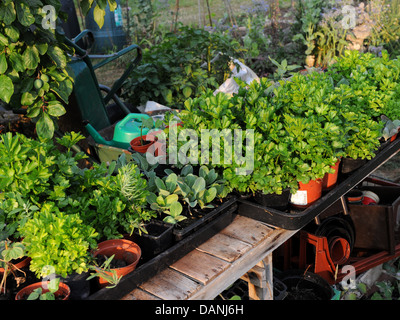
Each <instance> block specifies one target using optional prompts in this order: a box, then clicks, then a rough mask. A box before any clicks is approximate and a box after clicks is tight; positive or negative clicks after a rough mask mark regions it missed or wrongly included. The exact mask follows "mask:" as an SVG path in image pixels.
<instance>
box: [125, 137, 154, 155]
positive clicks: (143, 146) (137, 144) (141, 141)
mask: <svg viewBox="0 0 400 320" xmlns="http://www.w3.org/2000/svg"><path fill="white" fill-rule="evenodd" d="M146 138H147V136H142V137H137V138H135V139H133V140H132V141H131V142H130V145H131V148H132V150H133V151H136V152H140V153H146V152H147V150H148V149H149V148H150V146H152V145H154V143H155V142H156V138H154V137H152V138H151V140H146ZM156 156H157V154H156Z"/></svg>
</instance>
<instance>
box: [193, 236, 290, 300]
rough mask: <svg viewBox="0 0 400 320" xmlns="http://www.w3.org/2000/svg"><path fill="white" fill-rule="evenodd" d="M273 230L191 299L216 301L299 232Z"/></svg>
mask: <svg viewBox="0 0 400 320" xmlns="http://www.w3.org/2000/svg"><path fill="white" fill-rule="evenodd" d="M272 230H273V231H272V232H270V233H269V236H268V237H266V238H265V239H264V240H263V241H262V242H261V243H259V245H257V246H256V247H254V248H252V249H251V250H249V251H248V252H246V254H244V255H242V256H241V257H239V258H238V259H237V260H235V261H234V262H232V263H231V264H230V267H229V269H227V271H226V272H223V273H221V274H220V275H219V276H218V277H216V278H215V279H213V280H212V281H210V282H209V283H207V286H204V287H202V288H201V289H200V290H198V291H197V292H195V293H194V294H193V295H192V296H191V297H190V299H193V300H209V299H214V298H215V297H216V296H217V295H218V294H219V293H221V292H222V291H223V290H224V289H226V288H227V287H228V286H230V285H231V284H232V283H233V282H235V281H236V280H237V279H239V278H240V277H241V276H242V275H244V274H245V273H246V272H247V271H248V270H250V269H251V268H252V267H254V266H255V265H256V264H257V263H258V262H259V261H261V260H263V259H264V258H265V257H266V256H267V255H268V254H271V253H272V252H273V251H274V250H275V249H276V248H277V247H279V246H280V245H281V244H282V243H283V242H284V241H286V240H287V239H289V238H290V237H291V236H292V235H293V234H294V233H296V232H297V231H292V230H283V229H275V230H274V229H272Z"/></svg>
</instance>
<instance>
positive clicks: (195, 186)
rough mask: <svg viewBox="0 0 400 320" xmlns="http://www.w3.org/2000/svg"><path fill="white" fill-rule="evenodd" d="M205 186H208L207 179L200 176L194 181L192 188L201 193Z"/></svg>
mask: <svg viewBox="0 0 400 320" xmlns="http://www.w3.org/2000/svg"><path fill="white" fill-rule="evenodd" d="M205 187H206V181H205V180H204V178H202V177H198V178H197V179H196V181H195V182H194V184H193V186H192V189H193V190H194V191H195V192H196V193H199V192H200V191H201V190H203V189H205Z"/></svg>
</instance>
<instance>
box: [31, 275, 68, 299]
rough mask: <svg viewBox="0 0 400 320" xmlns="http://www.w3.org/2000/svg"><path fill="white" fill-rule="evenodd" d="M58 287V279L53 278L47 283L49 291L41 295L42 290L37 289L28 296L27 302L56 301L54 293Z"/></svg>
mask: <svg viewBox="0 0 400 320" xmlns="http://www.w3.org/2000/svg"><path fill="white" fill-rule="evenodd" d="M59 285H60V278H53V279H51V280H50V281H48V282H47V289H48V290H49V291H47V292H45V293H43V289H42V288H41V287H39V288H37V289H35V290H33V291H32V292H31V293H30V294H29V296H28V298H27V300H56V297H55V295H54V293H55V292H57V291H58V288H59Z"/></svg>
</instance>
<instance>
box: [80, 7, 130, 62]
mask: <svg viewBox="0 0 400 320" xmlns="http://www.w3.org/2000/svg"><path fill="white" fill-rule="evenodd" d="M117 5H118V6H117V8H116V9H115V10H114V11H110V6H109V5H108V4H107V8H106V14H105V16H104V25H103V27H102V28H101V29H100V28H99V26H98V25H97V23H96V21H95V20H94V17H93V10H94V7H92V8H91V9H90V11H89V13H88V14H87V16H86V18H85V22H86V28H87V29H89V30H90V31H92V32H93V36H94V39H95V42H94V44H93V49H92V52H91V53H98V54H108V53H113V52H115V51H118V50H121V49H122V48H123V46H124V45H125V44H126V35H125V32H124V30H123V22H122V10H121V5H120V1H119V0H117Z"/></svg>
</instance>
